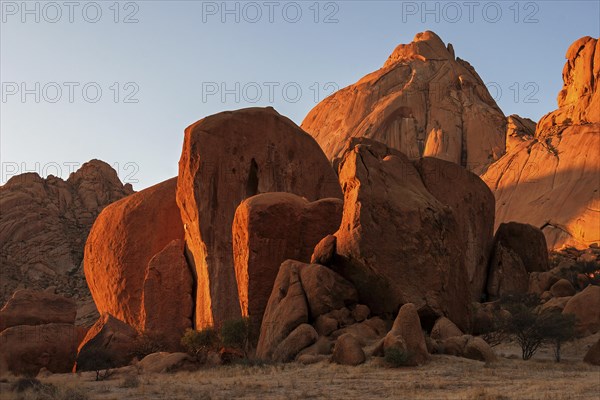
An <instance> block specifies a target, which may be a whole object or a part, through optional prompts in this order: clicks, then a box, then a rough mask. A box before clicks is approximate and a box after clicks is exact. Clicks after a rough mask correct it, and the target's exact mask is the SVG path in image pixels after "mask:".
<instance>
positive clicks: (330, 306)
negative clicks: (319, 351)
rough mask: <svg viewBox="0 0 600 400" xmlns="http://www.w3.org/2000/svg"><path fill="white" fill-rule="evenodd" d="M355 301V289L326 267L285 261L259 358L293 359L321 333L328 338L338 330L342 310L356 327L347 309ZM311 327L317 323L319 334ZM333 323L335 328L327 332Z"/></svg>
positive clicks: (269, 306)
mask: <svg viewBox="0 0 600 400" xmlns="http://www.w3.org/2000/svg"><path fill="white" fill-rule="evenodd" d="M356 300H357V296H356V290H355V289H354V287H352V285H350V283H349V282H347V281H346V280H345V279H344V278H342V277H341V276H339V275H338V274H336V273H335V272H333V271H332V270H330V269H328V268H327V267H324V266H322V265H318V264H305V263H301V262H299V261H295V260H287V261H285V262H284V263H283V264H281V267H280V268H279V273H278V274H277V278H276V279H275V283H274V285H273V290H272V293H271V296H270V297H269V302H268V303H267V307H266V310H265V313H264V316H263V320H262V325H261V330H260V337H259V340H258V346H257V348H256V356H257V357H258V358H261V359H265V360H277V361H289V360H291V359H293V358H294V357H295V356H296V355H297V354H298V353H299V352H300V351H301V350H303V349H304V348H305V347H308V346H310V345H312V344H313V343H315V341H316V340H317V336H318V334H319V333H321V334H325V335H328V334H330V333H332V332H333V331H334V330H337V328H338V327H339V326H340V325H341V324H340V323H339V322H338V319H340V320H341V319H343V317H342V316H341V315H339V314H340V311H341V310H345V311H346V312H347V315H346V318H347V319H348V320H349V321H351V322H352V323H353V322H354V321H355V320H354V319H352V317H351V313H350V311H349V310H348V309H347V308H345V307H346V306H351V305H354V304H356ZM338 310H340V311H338ZM336 316H337V318H336ZM319 321H320V322H319ZM309 323H314V324H315V326H316V328H317V330H315V329H314V328H313V327H312V326H311V325H308V324H309ZM331 323H333V326H331V327H327V328H325V326H326V325H330V324H331ZM305 325H308V327H310V328H311V329H312V330H310V329H308V328H307V327H306V326H305ZM302 326H304V327H303V328H300V327H302ZM340 334H341V333H340ZM290 349H293V350H294V351H291V350H290Z"/></svg>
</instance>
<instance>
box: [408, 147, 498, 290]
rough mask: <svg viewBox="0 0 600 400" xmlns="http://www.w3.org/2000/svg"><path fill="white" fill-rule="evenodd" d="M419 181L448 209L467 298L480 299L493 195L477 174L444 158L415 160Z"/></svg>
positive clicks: (490, 237)
mask: <svg viewBox="0 0 600 400" xmlns="http://www.w3.org/2000/svg"><path fill="white" fill-rule="evenodd" d="M415 166H416V167H417V170H418V171H419V174H420V175H421V179H422V180H423V184H424V185H425V187H426V188H427V190H428V191H429V192H430V193H431V194H433V195H434V196H435V198H436V199H438V200H439V201H440V202H441V203H442V204H444V205H446V206H449V207H450V208H452V211H453V212H454V216H455V217H456V220H457V222H458V229H459V231H460V236H461V238H462V240H463V249H464V260H465V267H466V269H467V274H468V276H469V286H470V289H471V290H470V292H471V299H472V300H473V301H479V300H481V294H482V293H483V291H484V289H485V282H486V275H487V273H486V268H485V266H486V265H487V264H488V257H489V254H490V251H491V249H492V243H493V235H494V212H495V204H494V195H493V194H492V192H491V190H489V188H488V187H487V186H486V184H485V182H483V181H482V180H481V179H480V178H479V177H478V176H477V175H475V174H472V173H470V172H469V171H467V170H465V169H464V168H462V167H460V166H458V165H456V164H452V163H450V162H447V161H443V160H439V159H436V158H432V157H425V158H422V159H420V160H419V161H418V162H416V163H415Z"/></svg>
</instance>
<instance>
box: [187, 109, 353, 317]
mask: <svg viewBox="0 0 600 400" xmlns="http://www.w3.org/2000/svg"><path fill="white" fill-rule="evenodd" d="M266 192H288V193H294V194H296V195H298V196H302V197H305V198H306V199H307V200H308V201H315V200H319V199H322V198H328V197H338V198H340V197H341V191H340V188H339V183H338V181H337V179H336V176H335V172H334V171H333V170H332V168H331V166H330V165H329V163H328V161H327V159H326V157H325V156H324V155H323V153H322V151H321V150H320V148H319V145H318V144H317V143H316V142H315V140H314V139H313V138H312V137H310V135H308V134H307V133H306V132H304V131H302V129H300V128H299V127H298V126H296V125H295V124H294V123H293V122H292V121H290V120H289V119H287V118H285V117H283V116H281V115H279V114H278V113H277V112H276V111H275V110H273V109H272V108H266V109H262V108H250V109H244V110H238V111H233V112H224V113H220V114H216V115H213V116H210V117H207V118H205V119H203V120H200V121H198V122H196V123H195V124H193V125H191V126H190V127H188V128H187V129H186V131H185V139H184V144H183V151H182V154H181V159H180V161H179V179H178V187H177V204H178V205H179V207H180V209H181V217H182V220H183V222H184V224H185V225H186V231H185V237H186V246H187V249H188V250H189V259H190V260H191V261H192V262H193V264H194V268H195V271H196V275H197V282H198V288H197V296H196V313H195V324H196V327H197V328H202V327H205V326H208V325H213V324H214V325H219V324H221V323H222V322H223V321H225V320H228V319H232V318H237V317H239V316H240V314H241V312H240V305H239V300H238V296H237V287H236V279H235V270H234V267H233V251H232V249H233V245H232V231H231V226H232V223H233V218H234V214H235V211H236V209H237V207H238V206H239V204H240V203H241V202H242V201H243V200H244V199H246V198H248V197H251V196H254V195H256V194H260V193H266Z"/></svg>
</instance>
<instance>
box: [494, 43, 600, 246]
mask: <svg viewBox="0 0 600 400" xmlns="http://www.w3.org/2000/svg"><path fill="white" fill-rule="evenodd" d="M566 58H567V63H566V64H565V67H564V69H563V82H564V84H563V88H562V90H561V91H560V93H559V95H558V107H559V108H558V109H557V110H556V111H553V112H551V113H549V114H547V115H546V116H544V117H543V118H542V119H541V120H540V121H539V122H538V124H537V127H536V131H535V137H534V138H532V139H528V140H525V141H523V142H522V143H521V144H518V145H516V146H515V147H513V148H512V149H511V150H510V151H509V152H508V153H507V154H506V155H504V156H503V157H502V158H501V159H500V160H498V161H497V162H495V163H494V164H492V165H491V166H490V167H489V169H488V170H487V172H486V173H485V174H484V175H483V176H482V178H483V179H484V180H485V181H486V183H487V184H488V185H489V186H490V188H491V189H492V191H493V192H494V195H495V197H496V224H497V225H499V224H501V223H504V222H508V221H518V222H523V223H528V224H531V225H533V226H535V227H537V228H540V229H541V230H542V231H543V232H544V235H545V236H546V241H547V244H548V248H549V249H558V248H561V247H563V246H574V247H577V248H587V247H588V246H589V245H590V244H593V243H599V242H600V229H599V228H598V227H599V226H600V202H599V201H600V197H599V196H600V195H599V193H600V190H599V186H600V185H599V182H598V176H599V175H600V152H598V148H600V90H599V86H600V85H599V84H598V82H599V81H600V61H599V60H600V42H599V41H598V40H597V39H593V38H591V37H584V38H581V39H579V40H577V41H576V42H575V43H573V44H572V45H571V47H569V50H568V51H567V54H566Z"/></svg>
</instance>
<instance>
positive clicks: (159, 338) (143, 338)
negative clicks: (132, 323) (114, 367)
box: [131, 332, 169, 360]
mask: <svg viewBox="0 0 600 400" xmlns="http://www.w3.org/2000/svg"><path fill="white" fill-rule="evenodd" d="M168 350H169V348H168V346H167V344H166V342H165V337H164V335H162V334H159V333H153V332H144V333H142V334H141V335H139V336H138V337H137V338H136V339H135V342H134V345H133V349H132V351H131V356H132V357H133V358H137V359H138V360H141V359H142V358H144V357H146V356H147V355H148V354H152V353H157V352H159V351H168Z"/></svg>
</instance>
